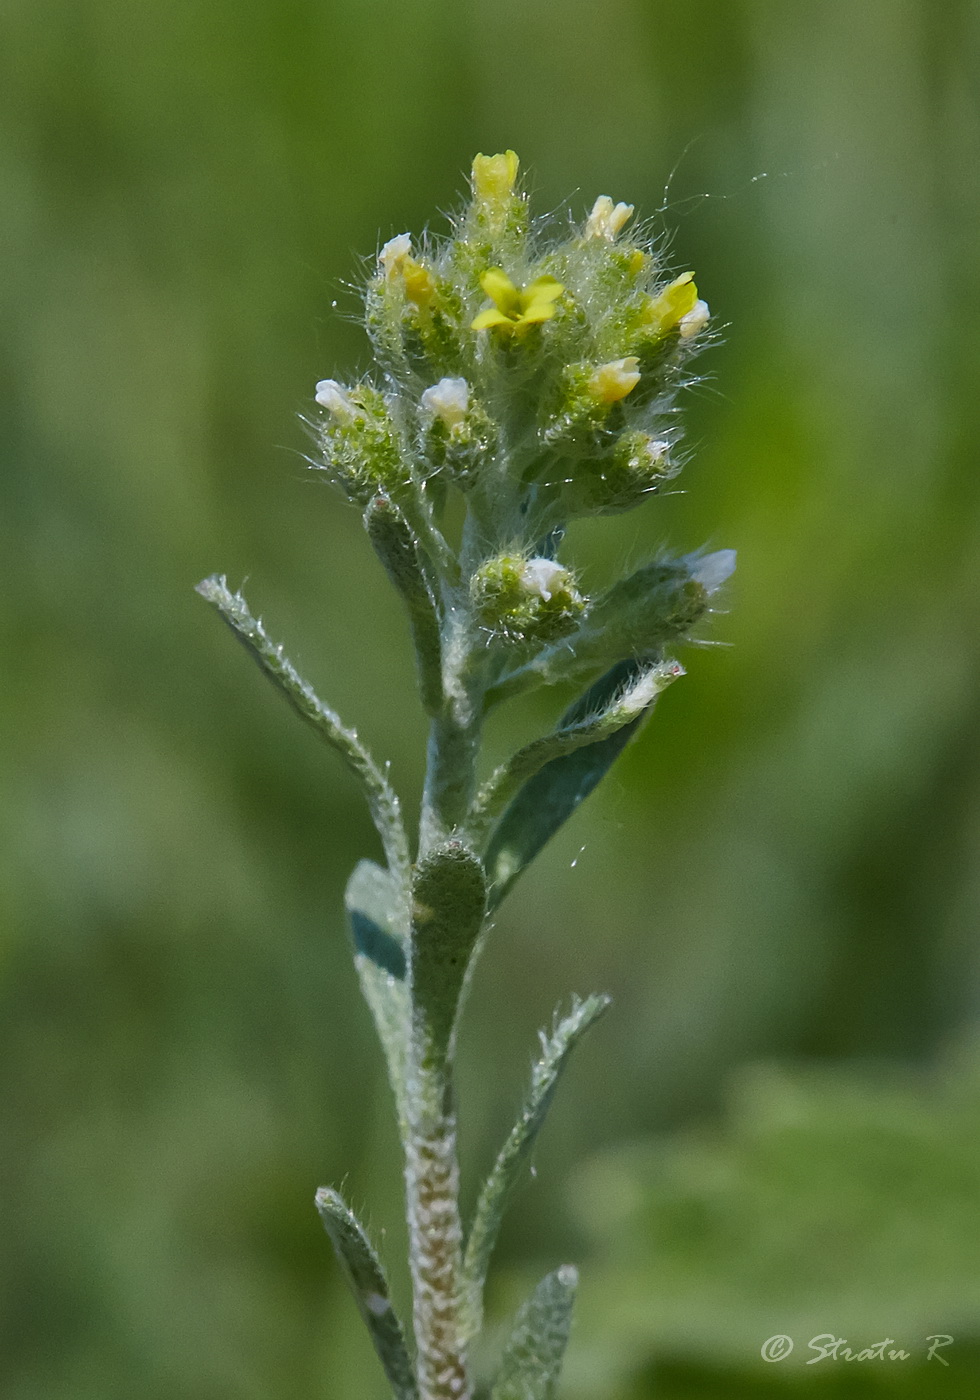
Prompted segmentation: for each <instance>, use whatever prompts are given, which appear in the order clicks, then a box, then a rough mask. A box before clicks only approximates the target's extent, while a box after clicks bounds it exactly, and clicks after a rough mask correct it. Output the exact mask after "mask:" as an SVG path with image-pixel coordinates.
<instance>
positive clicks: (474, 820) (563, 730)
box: [467, 661, 684, 841]
mask: <svg viewBox="0 0 980 1400" xmlns="http://www.w3.org/2000/svg"><path fill="white" fill-rule="evenodd" d="M683 674H684V669H683V667H682V666H680V665H679V664H678V663H677V662H676V661H655V662H652V663H650V664H648V665H643V666H641V667H640V668H639V669H638V670H637V672H636V674H635V675H633V676H632V677H631V678H630V679H629V680H628V681H627V683H626V684H625V685H623V686H621V687H620V689H619V690H617V691H616V692H615V694H614V695H613V696H612V697H611V698H610V699H609V700H608V702H607V703H606V704H604V705H601V706H598V707H597V708H596V709H594V710H591V711H589V712H588V713H586V714H584V715H582V716H581V717H579V718H576V719H574V720H571V721H570V720H569V718H568V716H566V717H565V718H564V719H563V720H562V722H561V723H560V724H559V726H558V728H557V729H555V730H554V731H553V732H552V733H551V734H546V735H545V736H544V737H543V738H541V739H535V740H533V741H532V742H531V743H530V744H525V746H524V748H522V749H518V751H517V753H516V754H514V756H513V757H512V758H510V759H509V760H508V761H507V762H506V763H503V764H501V766H500V767H499V768H498V769H497V770H496V771H495V772H494V773H493V774H492V775H491V776H490V778H488V780H487V781H486V782H485V783H484V784H483V786H482V788H481V789H480V791H479V792H478V793H477V795H476V798H475V799H474V801H473V805H472V808H471V810H470V815H469V818H468V820H467V832H468V834H469V836H470V837H471V839H473V840H475V841H479V840H480V838H481V837H482V836H483V835H484V833H485V831H486V829H487V827H488V826H489V825H490V823H491V822H492V821H493V820H494V819H495V818H496V817H499V816H500V814H501V812H502V811H503V809H504V807H505V806H506V804H507V803H508V802H509V801H510V800H511V799H512V798H513V797H514V796H515V795H516V794H517V792H518V791H519V790H520V788H521V786H522V785H523V784H524V783H526V782H528V781H529V780H530V779H531V778H533V777H534V775H535V774H536V773H539V772H540V771H541V769H542V768H544V767H545V766H546V764H549V763H552V762H554V760H555V759H558V758H563V757H566V756H567V755H569V754H573V753H574V752H575V750H576V749H581V748H585V747H586V746H588V745H592V744H596V743H598V742H599V741H600V740H601V739H607V738H610V737H611V736H612V735H613V734H615V733H617V732H618V731H619V730H620V729H622V728H623V727H624V726H625V725H628V724H631V723H632V721H633V720H635V719H638V718H639V717H640V716H641V715H643V714H645V713H646V712H647V711H648V710H649V708H650V706H651V705H652V704H653V702H654V700H656V698H657V696H658V695H659V694H660V693H661V691H664V690H666V688H667V686H668V685H670V684H671V683H672V682H673V681H675V680H677V678H678V676H682V675H683ZM570 713H571V712H570Z"/></svg>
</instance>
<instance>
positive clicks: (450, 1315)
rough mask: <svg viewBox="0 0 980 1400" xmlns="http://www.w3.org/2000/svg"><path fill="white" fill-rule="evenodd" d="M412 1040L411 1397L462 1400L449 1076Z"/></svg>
mask: <svg viewBox="0 0 980 1400" xmlns="http://www.w3.org/2000/svg"><path fill="white" fill-rule="evenodd" d="M413 1038H414V1044H413V1047H412V1063H411V1069H410V1075H411V1079H410V1084H409V1100H410V1103H411V1105H412V1108H411V1118H410V1123H409V1133H408V1141H407V1142H406V1146H405V1186H406V1196H407V1202H408V1229H409V1260H410V1264H411V1272H412V1294H413V1318H414V1325H415V1343H416V1349H417V1360H416V1365H417V1371H418V1383H419V1394H420V1400H469V1396H470V1394H471V1391H470V1384H469V1379H468V1376H467V1369H466V1355H465V1348H464V1344H463V1340H462V1329H461V1326H460V1311H461V1306H462V1286H461V1271H462V1242H463V1230H462V1223H461V1220H460V1214H459V1164H458V1159H457V1154H456V1116H455V1112H454V1109H453V1105H452V1084H451V1076H450V1071H449V1065H448V1062H447V1061H444V1060H440V1059H437V1058H435V1057H433V1055H432V1054H431V1039H430V1037H429V1036H428V1034H427V1031H426V1028H425V1027H424V1026H417V1027H416V1028H415V1035H414V1037H413Z"/></svg>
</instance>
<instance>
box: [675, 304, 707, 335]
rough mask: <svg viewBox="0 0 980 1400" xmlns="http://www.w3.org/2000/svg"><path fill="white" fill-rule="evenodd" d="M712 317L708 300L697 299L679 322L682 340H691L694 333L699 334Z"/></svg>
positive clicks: (678, 328)
mask: <svg viewBox="0 0 980 1400" xmlns="http://www.w3.org/2000/svg"><path fill="white" fill-rule="evenodd" d="M710 318H711V312H710V310H709V309H708V303H707V302H706V301H696V302H695V303H694V305H693V306H692V307H691V309H690V311H689V312H688V313H687V315H686V316H682V317H681V319H680V320H679V321H678V323H677V330H678V332H679V334H680V337H681V339H682V340H690V338H691V336H692V335H697V333H698V331H703V330H704V328H705V326H706V325H707V324H708V321H709V320H710Z"/></svg>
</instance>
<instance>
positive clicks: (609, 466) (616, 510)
mask: <svg viewBox="0 0 980 1400" xmlns="http://www.w3.org/2000/svg"><path fill="white" fill-rule="evenodd" d="M675 470H676V468H675V467H674V465H673V464H672V462H671V460H670V443H669V442H664V441H663V440H662V439H660V438H655V437H652V436H651V435H650V434H649V433H644V432H626V433H622V434H621V435H620V437H619V438H618V439H617V441H616V445H615V447H614V448H613V450H612V452H611V453H609V454H608V455H607V456H605V457H601V458H599V459H598V460H597V461H596V460H594V461H588V462H584V463H582V465H581V466H580V467H579V468H578V470H577V471H576V473H575V475H574V476H573V477H572V478H571V480H570V481H569V482H568V483H567V484H566V486H565V489H564V492H563V495H562V505H563V508H564V510H565V512H566V514H567V515H568V516H569V517H573V516H578V515H619V514H621V513H622V512H623V511H627V510H632V509H633V507H634V506H636V505H639V504H640V502H641V501H642V500H643V498H644V497H645V496H650V495H653V494H655V493H656V492H657V491H659V489H660V487H661V486H662V485H663V483H664V482H665V481H668V480H669V479H670V478H671V477H672V476H673V475H674V473H675Z"/></svg>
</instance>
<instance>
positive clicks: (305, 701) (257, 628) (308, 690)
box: [197, 577, 409, 873]
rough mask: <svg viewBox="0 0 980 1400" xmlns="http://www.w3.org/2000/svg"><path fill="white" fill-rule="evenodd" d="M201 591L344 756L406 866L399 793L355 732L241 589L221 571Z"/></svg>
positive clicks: (390, 849)
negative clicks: (301, 671) (278, 642)
mask: <svg viewBox="0 0 980 1400" xmlns="http://www.w3.org/2000/svg"><path fill="white" fill-rule="evenodd" d="M197 591H198V593H200V595H201V597H202V598H203V599H204V600H205V601H206V602H208V603H210V604H211V606H212V607H213V608H216V609H217V611H218V612H219V613H220V614H221V616H222V617H223V618H224V620H225V622H227V624H228V626H229V627H230V628H231V630H232V631H233V632H234V633H235V635H236V637H237V638H238V640H239V641H240V642H241V643H242V645H243V646H244V647H245V650H246V651H247V652H248V653H249V655H250V656H251V657H252V658H253V660H255V661H257V662H258V664H259V666H260V667H261V668H262V670H263V671H264V673H265V674H266V676H268V678H269V680H271V681H272V682H273V684H274V685H276V686H278V687H279V689H280V690H281V691H282V693H283V695H284V696H285V697H286V699H287V700H288V701H289V703H290V705H291V706H292V707H293V709H294V710H295V711H296V713H297V714H298V715H299V716H300V718H301V719H304V720H306V722H307V724H309V725H311V726H312V727H313V728H314V729H315V730H316V731H317V733H318V734H319V735H320V736H321V738H323V739H325V740H326V741H327V743H328V744H330V745H331V747H332V748H334V749H336V751H337V753H339V754H340V756H341V757H342V758H343V759H344V761H345V762H346V764H347V766H348V768H349V769H350V770H351V772H352V773H353V774H354V776H355V777H356V778H357V780H358V781H359V782H360V784H361V787H362V788H363V790H364V794H365V796H366V798H367V802H368V806H369V808H370V810H371V816H372V817H373V819H374V824H375V826H376V827H377V829H378V834H379V835H380V837H381V840H382V843H383V845H384V850H385V856H386V857H387V860H388V864H389V865H390V866H391V868H392V870H396V871H401V872H402V873H405V872H407V870H408V866H409V854H408V838H407V837H406V835H405V825H404V822H403V821H402V816H401V808H400V805H399V802H398V798H397V796H396V794H395V792H394V790H393V788H392V786H391V784H390V783H389V781H388V779H387V778H386V777H385V775H384V773H382V771H381V769H380V768H379V767H378V765H377V764H376V763H375V761H374V759H373V758H372V757H371V755H370V754H369V753H368V751H367V749H366V748H365V747H364V745H363V744H362V743H361V741H360V739H359V738H358V736H357V734H356V732H355V731H354V730H353V729H348V728H347V727H346V725H344V724H343V723H341V720H340V717H339V715H337V714H336V713H335V712H334V711H333V710H331V709H330V708H329V707H328V706H327V705H325V704H324V703H323V701H322V700H321V699H320V698H319V697H318V696H317V695H316V693H315V691H314V690H313V687H312V686H311V685H310V684H309V683H308V682H307V681H305V680H304V679H303V678H302V676H301V675H300V674H299V673H298V672H297V670H296V668H295V666H294V665H293V664H292V662H291V661H290V660H289V658H288V657H287V656H286V655H284V653H283V650H282V647H281V646H277V645H276V644H275V643H274V642H273V641H272V640H271V639H270V637H269V636H268V634H267V633H266V630H265V628H264V627H263V625H262V623H261V621H260V620H259V618H257V617H253V616H252V614H251V612H250V611H249V608H248V604H247V603H246V601H245V599H244V598H243V597H242V595H241V593H232V592H231V591H230V589H229V588H228V585H227V582H226V580H225V579H223V578H218V577H212V578H206V579H204V580H203V581H202V582H201V583H199V584H198V585H197Z"/></svg>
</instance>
